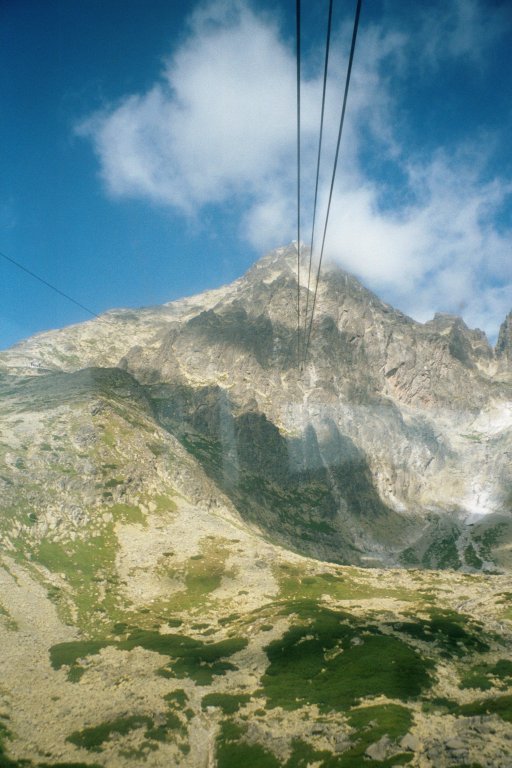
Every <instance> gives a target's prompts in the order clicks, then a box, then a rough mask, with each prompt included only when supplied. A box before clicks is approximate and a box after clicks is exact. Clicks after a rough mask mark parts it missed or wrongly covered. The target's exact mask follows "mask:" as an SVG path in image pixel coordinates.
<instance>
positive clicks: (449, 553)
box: [421, 530, 462, 570]
mask: <svg viewBox="0 0 512 768" xmlns="http://www.w3.org/2000/svg"><path fill="white" fill-rule="evenodd" d="M457 538H458V531H456V530H454V531H453V532H452V533H451V535H448V536H445V537H444V538H440V539H436V541H433V542H432V544H431V545H430V546H429V548H428V549H427V550H426V552H425V553H424V555H423V557H422V558H421V562H422V564H423V566H424V567H425V568H439V569H444V568H453V569H454V570H457V569H459V568H460V567H461V565H462V563H461V561H460V558H459V553H458V551H457V543H456V542H457Z"/></svg>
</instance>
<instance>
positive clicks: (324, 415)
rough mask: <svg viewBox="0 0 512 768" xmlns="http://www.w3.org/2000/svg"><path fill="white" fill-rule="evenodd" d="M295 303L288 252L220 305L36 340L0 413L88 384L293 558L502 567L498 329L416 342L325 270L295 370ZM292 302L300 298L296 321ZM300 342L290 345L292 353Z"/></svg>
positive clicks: (186, 307) (503, 335) (503, 401)
mask: <svg viewBox="0 0 512 768" xmlns="http://www.w3.org/2000/svg"><path fill="white" fill-rule="evenodd" d="M304 273H305V271H304ZM296 293H297V275H296V250H295V247H294V246H290V247H288V248H281V249H278V250H277V251H274V252H272V253H271V254H269V255H268V256H266V257H265V258H263V259H262V260H261V261H259V262H258V263H257V264H256V265H255V266H254V267H253V268H252V269H251V270H250V271H249V272H248V273H247V275H245V276H244V277H243V278H241V279H239V280H237V281H235V283H233V284H232V285H229V286H227V287H225V288H222V289H218V290H216V291H210V292H208V293H206V294H202V295H200V296H197V297H193V298H190V299H184V300H181V301H177V302H174V303H172V304H169V305H165V306H163V307H157V308H150V309H144V310H130V311H126V310H120V311H112V312H109V313H107V314H106V315H105V316H103V317H102V318H101V319H100V320H95V321H92V322H89V323H84V324H83V325H81V326H74V327H72V328H68V329H64V330H62V331H57V332H52V333H47V334H42V335H40V336H37V337H34V338H33V339H31V340H29V341H27V342H25V343H22V344H20V345H17V346H16V347H13V348H12V349H11V350H9V351H7V352H5V353H2V355H1V356H0V366H1V368H0V369H1V370H3V380H4V382H5V384H4V386H5V387H6V388H7V390H8V395H7V397H6V401H8V400H9V397H11V398H13V401H12V402H13V403H16V402H17V403H22V402H25V403H26V405H25V406H23V407H25V408H34V403H35V402H37V403H38V404H39V405H38V413H39V414H40V418H42V420H43V421H44V420H45V418H46V416H45V415H44V414H45V411H47V410H48V408H49V407H50V404H51V402H52V397H54V395H52V393H54V392H56V391H57V392H59V393H60V394H59V407H60V408H62V407H64V406H63V404H64V403H66V401H67V402H68V403H69V406H68V408H69V412H70V413H71V412H73V411H76V409H77V408H78V407H79V399H80V398H79V394H78V392H77V386H79V388H80V386H82V385H83V382H86V381H87V382H89V383H90V384H91V387H92V389H91V390H90V397H91V398H93V399H94V398H99V402H100V405H98V408H100V409H101V408H102V407H103V406H102V405H101V403H102V402H103V400H104V398H106V399H107V400H108V401H109V402H110V403H111V405H112V401H116V402H117V403H118V404H119V402H121V403H122V406H119V405H117V406H116V407H115V409H114V410H116V408H117V410H119V408H120V407H122V410H123V412H125V413H129V412H130V411H133V414H135V413H138V412H139V409H140V408H141V407H142V405H141V404H144V406H143V407H144V414H145V416H144V418H145V419H149V420H150V422H151V423H152V424H154V427H155V429H158V430H162V429H163V430H164V432H165V433H166V434H167V435H169V436H172V438H173V439H174V440H175V441H177V442H176V444H177V445H179V446H180V450H181V449H184V450H185V451H186V452H187V454H188V456H189V457H190V459H191V460H192V461H193V462H194V463H195V466H197V467H198V469H200V471H201V472H204V473H206V475H207V476H208V478H209V481H210V482H211V483H212V484H213V487H214V488H215V489H217V491H218V493H219V494H222V497H223V498H228V499H229V500H230V503H231V504H232V505H233V507H234V509H236V511H237V514H239V515H240V516H241V518H243V519H244V520H246V521H250V522H251V523H252V524H254V525H256V526H258V528H259V529H260V530H261V531H263V532H264V533H265V534H266V535H267V536H270V537H271V538H272V540H274V541H276V542H278V543H280V544H283V545H285V546H287V547H290V548H292V549H294V550H295V551H298V552H303V553H306V554H309V555H312V556H315V557H320V558H322V559H328V560H332V561H335V562H348V563H357V564H370V565H372V564H373V565H377V564H381V565H393V564H404V565H419V566H426V567H453V568H461V567H462V568H469V569H472V568H484V569H485V568H491V569H493V568H496V567H508V566H509V564H510V561H509V554H508V551H509V550H508V541H509V537H510V532H511V531H512V528H511V525H510V520H511V514H512V497H511V490H510V489H511V474H512V458H511V457H512V431H511V426H512V387H511V384H510V379H509V378H508V372H509V371H510V357H509V346H510V343H509V342H510V338H509V337H510V333H509V331H510V316H509V318H508V319H507V321H505V323H504V325H503V327H502V330H501V332H500V337H499V340H498V344H497V348H496V352H495V353H494V352H493V350H492V349H491V347H490V346H489V344H488V342H487V340H486V337H485V335H484V334H483V333H482V332H481V331H478V330H477V331H474V330H470V329H469V328H467V326H466V325H465V324H464V322H463V321H462V319H461V318H457V317H453V316H450V315H441V314H438V315H436V316H435V318H434V319H433V320H431V321H430V322H428V323H425V324H423V325H422V324H420V323H417V322H415V321H413V320H412V319H411V318H409V317H406V316H405V315H403V314H402V313H400V312H398V311H396V310H394V309H393V308H392V307H390V306H389V305H387V304H385V303H383V302H382V301H381V300H380V299H379V298H378V297H377V296H375V295H374V294H372V293H371V292H370V291H368V290H366V289H365V288H364V287H363V286H362V285H361V284H360V283H359V282H358V281H357V280H356V279H355V278H353V277H352V276H350V275H348V274H346V273H344V272H343V271H341V270H340V269H338V268H335V267H330V268H328V269H327V270H326V272H325V274H324V277H323V280H322V282H321V284H320V292H319V296H318V302H317V312H316V315H315V322H314V326H313V333H312V338H311V344H310V348H309V355H308V359H307V362H306V365H305V366H304V367H303V369H302V370H300V369H299V368H298V366H297V352H296V350H297V339H296V337H297V332H296V308H295V299H294V297H295V296H296ZM306 295H307V289H306V287H305V286H304V285H301V298H302V302H303V306H305V304H306ZM507 334H508V335H507ZM304 340H305V331H304V330H303V329H302V330H301V339H300V344H301V347H302V348H304ZM78 371H81V372H80V373H77V372H78ZM75 372H76V373H75ZM29 376H30V378H27V377H29ZM77 377H78V378H77ZM120 377H121V378H120ZM123 377H124V378H123ZM121 379H122V381H123V382H124V383H123V385H122V386H121V385H120V384H119V382H120V381H121ZM77 382H82V384H80V385H78V384H77ZM119 386H121V389H124V390H125V394H124V395H123V396H122V399H121V401H120V400H119V396H118V394H117V392H118V387H119ZM97 387H99V388H100V392H97V391H96V388H97ZM80 391H81V392H82V390H80ZM73 393H74V394H73ZM80 396H81V395H80ZM91 407H93V406H90V405H88V406H87V408H89V409H90V408H91ZM12 409H13V412H16V406H15V404H13V405H12ZM41 414H42V415H41ZM38 418H39V417H38ZM66 418H67V417H66V416H64V417H63V421H64V422H66ZM109 418H110V416H109ZM61 421H62V420H61ZM104 421H105V425H104V428H105V429H107V430H108V418H107V419H104ZM66 424H67V422H66ZM67 428H68V426H66V427H65V429H67ZM91 439H92V438H91ZM41 440H42V438H41ZM9 447H10V448H12V446H9ZM33 447H34V446H31V448H32V453H33ZM75 448H76V444H75ZM75 448H73V450H75ZM70 450H72V448H71V447H70ZM11 454H12V451H11V452H10V453H9V455H11ZM12 456H13V457H14V454H12ZM41 456H43V458H44V454H41V452H39V453H38V457H37V458H36V456H35V454H34V456H33V459H34V461H35V462H36V464H37V463H38V462H39V464H40V465H41V468H42V469H41V471H42V476H41V487H44V488H47V489H48V493H50V492H51V494H54V495H55V494H56V497H57V499H56V502H55V504H53V505H51V504H50V505H48V499H47V498H46V496H44V495H43V497H41V500H40V506H41V509H36V510H35V511H34V514H35V515H36V516H37V519H38V520H42V521H46V522H41V526H42V527H41V532H42V531H44V530H45V526H46V525H51V524H53V523H52V519H51V517H52V514H53V513H51V512H49V510H51V509H54V508H55V509H56V508H57V507H59V505H60V504H61V495H62V493H61V490H62V489H59V488H57V489H55V488H54V487H53V485H52V483H53V480H51V479H50V478H54V480H56V478H55V477H54V475H52V473H51V472H49V469H48V466H47V462H45V461H42V459H41ZM18 459H20V461H21V462H22V463H23V462H26V461H29V463H30V460H31V459H26V458H25V457H23V456H21V457H14V458H13V461H14V464H13V472H16V461H18ZM66 461H67V462H68V463H71V464H73V462H75V466H74V467H73V472H74V473H75V477H76V478H77V479H76V481H75V484H74V486H73V487H74V489H75V491H76V493H77V494H78V495H80V494H81V493H82V490H81V489H80V478H81V477H84V474H83V472H82V470H81V468H80V467H81V465H80V462H78V463H77V462H76V461H75V459H74V458H71V454H67V458H66ZM27 467H28V465H27ZM147 469H148V466H147V462H142V464H141V463H139V464H138V466H137V467H136V468H134V471H133V472H131V475H133V476H136V477H138V479H137V480H135V479H134V477H133V476H132V477H131V478H130V480H129V481H128V479H127V478H126V477H122V478H120V479H119V481H118V485H116V486H112V487H113V488H115V489H116V492H115V493H113V492H112V494H111V496H112V499H115V498H118V497H120V494H121V491H123V489H124V491H123V492H125V493H128V492H129V487H130V484H131V487H132V488H133V487H134V486H133V484H134V483H138V484H139V485H142V484H143V483H144V473H145V472H146V471H147ZM57 471H60V469H59V470H57ZM27 472H28V474H31V473H32V472H33V470H32V469H30V468H28V469H27ZM107 474H108V473H107ZM43 475H44V477H43ZM20 478H21V479H20ZM18 479H20V482H21V492H22V494H23V493H25V490H24V485H23V483H24V482H25V480H26V477H23V475H21V476H19V477H18V476H11V475H9V477H7V478H6V479H4V482H6V483H7V487H6V488H5V489H4V490H5V493H6V494H7V496H9V494H13V495H14V496H16V495H18V497H19V493H20V489H19V483H18ZM110 480H112V478H110ZM106 482H108V478H106ZM116 482H117V480H116ZM62 483H63V481H62V479H61V481H60V484H61V485H62ZM57 485H58V484H57ZM64 485H65V483H64ZM75 491H74V492H75ZM32 493H33V496H34V504H35V507H37V506H38V503H39V502H38V500H37V492H36V491H32ZM84 493H85V491H84ZM87 493H89V494H90V489H89V490H88V491H87ZM95 498H96V502H97V503H100V501H101V498H98V494H96V497H95ZM104 498H107V500H108V499H109V497H108V496H107V497H104ZM77 514H78V513H77Z"/></svg>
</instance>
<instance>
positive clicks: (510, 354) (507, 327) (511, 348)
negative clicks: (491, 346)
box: [496, 312, 512, 366]
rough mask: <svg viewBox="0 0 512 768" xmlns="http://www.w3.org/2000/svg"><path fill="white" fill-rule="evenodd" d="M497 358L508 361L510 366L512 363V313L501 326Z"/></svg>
mask: <svg viewBox="0 0 512 768" xmlns="http://www.w3.org/2000/svg"><path fill="white" fill-rule="evenodd" d="M496 357H498V358H499V359H500V360H504V361H506V362H507V363H508V364H509V366H510V364H511V363H512V312H509V314H508V315H507V316H506V318H505V320H504V321H503V323H502V324H501V327H500V332H499V335H498V341H497V343H496Z"/></svg>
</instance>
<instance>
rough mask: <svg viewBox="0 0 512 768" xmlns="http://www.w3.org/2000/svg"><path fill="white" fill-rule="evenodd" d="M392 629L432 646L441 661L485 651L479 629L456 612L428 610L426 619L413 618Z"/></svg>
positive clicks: (476, 624) (484, 644)
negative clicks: (439, 650) (439, 655)
mask: <svg viewBox="0 0 512 768" xmlns="http://www.w3.org/2000/svg"><path fill="white" fill-rule="evenodd" d="M393 628H394V629H395V630H398V631H399V632H403V633H404V634H406V635H409V636H410V637H414V638H416V639H417V640H423V641H425V642H429V643H435V645H437V646H439V647H440V648H441V656H443V657H444V658H451V657H453V656H463V655H465V654H467V653H469V652H474V651H478V652H479V653H481V652H483V651H488V650H489V645H488V643H486V642H485V641H484V640H482V639H481V636H482V628H481V625H479V624H478V623H477V622H475V621H473V620H472V619H471V617H469V616H467V615H465V614H463V613H458V612H457V611H451V610H443V609H440V608H435V609H431V610H430V618H429V619H419V618H416V617H415V618H414V620H413V621H405V622H399V623H394V624H393Z"/></svg>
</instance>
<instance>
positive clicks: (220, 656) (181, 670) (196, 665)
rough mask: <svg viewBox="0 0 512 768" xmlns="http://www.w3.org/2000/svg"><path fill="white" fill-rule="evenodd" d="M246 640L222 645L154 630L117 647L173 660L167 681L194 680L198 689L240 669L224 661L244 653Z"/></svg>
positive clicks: (165, 673) (132, 636)
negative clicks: (238, 653) (173, 678)
mask: <svg viewBox="0 0 512 768" xmlns="http://www.w3.org/2000/svg"><path fill="white" fill-rule="evenodd" d="M246 645H247V640H246V639H245V638H234V637H231V638H227V639H226V640H221V641H220V642H218V643H204V642H203V641H202V640H195V639H193V638H190V637H187V636H186V635H174V634H168V635H161V634H160V633H159V632H157V631H152V630H136V631H135V632H132V633H131V634H130V635H129V636H128V638H127V639H126V640H122V641H121V642H119V643H118V644H117V647H118V648H120V649H121V650H128V651H129V650H131V649H132V648H135V647H137V646H138V647H141V648H145V649H146V650H148V651H155V652H156V653H160V654H162V655H163V656H169V657H170V658H171V659H172V662H171V663H170V664H169V665H168V666H167V667H165V668H164V669H163V670H160V674H163V676H164V677H178V678H186V677H190V678H191V679H192V680H194V681H195V682H196V683H198V685H209V684H210V683H211V682H212V680H213V677H214V676H215V675H223V674H225V673H226V672H227V671H230V670H235V669H236V667H235V666H234V664H231V663H230V662H227V661H224V659H226V658H228V657H229V656H232V655H233V654H234V653H237V652H238V651H241V650H242V649H243V648H245V647H246Z"/></svg>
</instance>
